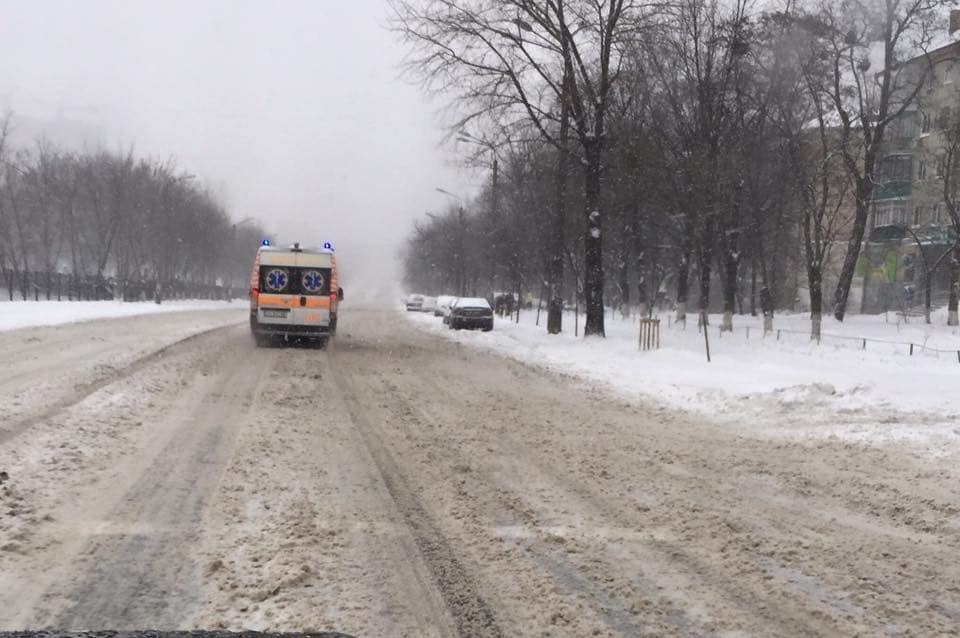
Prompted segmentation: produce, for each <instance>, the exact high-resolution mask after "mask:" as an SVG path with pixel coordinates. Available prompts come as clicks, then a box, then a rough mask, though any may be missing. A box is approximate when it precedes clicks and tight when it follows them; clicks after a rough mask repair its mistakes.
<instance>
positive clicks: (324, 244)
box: [323, 241, 333, 252]
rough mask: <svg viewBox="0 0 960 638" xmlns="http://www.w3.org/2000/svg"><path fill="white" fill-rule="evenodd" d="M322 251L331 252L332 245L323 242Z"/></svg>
mask: <svg viewBox="0 0 960 638" xmlns="http://www.w3.org/2000/svg"><path fill="white" fill-rule="evenodd" d="M323 249H324V250H329V251H331V252H333V243H332V242H329V241H325V242H323Z"/></svg>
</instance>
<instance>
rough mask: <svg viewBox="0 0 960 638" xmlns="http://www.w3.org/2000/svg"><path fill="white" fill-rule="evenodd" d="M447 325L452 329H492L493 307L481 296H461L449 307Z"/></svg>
mask: <svg viewBox="0 0 960 638" xmlns="http://www.w3.org/2000/svg"><path fill="white" fill-rule="evenodd" d="M449 326H450V328H452V329H453V330H460V329H461V328H480V329H482V330H483V331H484V332H488V331H490V330H493V308H491V307H490V303H489V302H488V301H487V300H486V299H484V298H482V297H461V298H460V299H457V301H456V303H454V304H453V306H451V308H450V321H449Z"/></svg>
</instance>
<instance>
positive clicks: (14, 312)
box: [0, 300, 245, 330]
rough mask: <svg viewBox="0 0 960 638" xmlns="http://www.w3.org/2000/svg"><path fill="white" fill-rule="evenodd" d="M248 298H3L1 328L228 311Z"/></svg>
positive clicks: (241, 305) (237, 306)
mask: <svg viewBox="0 0 960 638" xmlns="http://www.w3.org/2000/svg"><path fill="white" fill-rule="evenodd" d="M244 305H245V301H239V300H235V301H233V302H228V301H199V300H189V301H165V302H163V303H162V304H160V305H157V304H155V303H153V302H152V301H150V302H147V301H140V302H137V301H135V302H121V301H4V302H0V330H16V329H17V328H28V327H32V326H54V325H59V324H64V323H73V322H75V321H89V320H91V319H107V318H111V317H129V316H133V315H145V314H154V313H164V312H182V311H184V310H229V309H231V308H237V309H239V308H242V307H244Z"/></svg>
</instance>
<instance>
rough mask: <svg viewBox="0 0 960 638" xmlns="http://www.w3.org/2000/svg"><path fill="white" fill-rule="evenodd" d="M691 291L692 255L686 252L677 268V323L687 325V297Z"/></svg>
mask: <svg viewBox="0 0 960 638" xmlns="http://www.w3.org/2000/svg"><path fill="white" fill-rule="evenodd" d="M689 291H690V253H689V252H688V251H685V252H684V254H683V255H682V256H681V257H680V265H679V267H678V268H677V316H676V318H675V321H676V322H677V323H681V322H682V323H684V324H686V323H687V296H688V295H689Z"/></svg>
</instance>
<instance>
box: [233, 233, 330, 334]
mask: <svg viewBox="0 0 960 638" xmlns="http://www.w3.org/2000/svg"><path fill="white" fill-rule="evenodd" d="M342 299H343V289H342V288H340V287H339V286H338V285H337V260H336V257H335V256H334V254H333V247H332V246H331V245H330V244H325V245H324V248H321V249H316V250H309V249H304V248H301V247H300V244H294V245H293V246H291V247H289V248H280V247H275V246H271V245H270V243H269V242H268V241H266V240H264V242H263V245H261V246H260V248H259V249H258V250H257V256H256V258H255V259H254V262H253V273H252V274H251V276H250V331H251V332H252V333H253V338H254V340H255V341H256V343H257V345H258V346H268V345H271V344H273V343H279V342H286V343H290V342H311V343H313V344H315V345H317V346H319V347H321V348H322V347H325V346H326V345H327V341H328V340H329V338H330V337H332V336H333V335H334V334H335V333H336V332H337V308H338V306H339V302H340V301H341V300H342Z"/></svg>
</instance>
